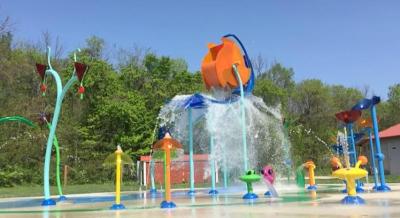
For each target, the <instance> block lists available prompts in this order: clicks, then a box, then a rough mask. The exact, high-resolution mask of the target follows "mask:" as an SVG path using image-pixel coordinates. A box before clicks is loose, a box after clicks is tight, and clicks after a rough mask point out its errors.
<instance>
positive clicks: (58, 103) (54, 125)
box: [42, 47, 78, 206]
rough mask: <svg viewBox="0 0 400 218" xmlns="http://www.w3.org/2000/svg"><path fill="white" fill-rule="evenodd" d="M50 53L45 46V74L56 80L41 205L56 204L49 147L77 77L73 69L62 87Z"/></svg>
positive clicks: (61, 197) (63, 197) (62, 197)
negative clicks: (51, 177)
mask: <svg viewBox="0 0 400 218" xmlns="http://www.w3.org/2000/svg"><path fill="white" fill-rule="evenodd" d="M50 54H51V49H50V47H48V48H47V63H48V65H49V69H47V70H46V75H48V74H50V75H51V76H52V77H53V78H54V80H55V81H56V87H57V98H56V106H55V108H54V115H53V119H52V122H51V127H50V133H49V137H48V139H47V144H46V153H45V160H44V167H43V168H44V175H43V189H44V190H43V191H44V200H43V202H42V205H43V206H49V205H56V202H55V201H54V200H52V199H51V198H50V159H51V148H52V147H51V146H52V142H53V140H54V137H55V133H56V129H57V124H58V118H59V117H60V112H61V105H62V102H63V99H64V97H65V94H66V92H67V91H68V89H69V88H70V87H71V86H72V85H73V83H74V82H76V81H78V78H77V77H76V75H75V71H74V72H73V74H72V77H71V78H70V79H69V81H68V82H67V84H66V85H65V87H64V88H63V86H62V82H61V78H60V76H59V75H58V73H57V71H55V70H54V69H53V67H52V66H51V61H50ZM74 60H75V61H76V54H74ZM60 199H61V200H63V199H65V196H62V195H61V196H60Z"/></svg>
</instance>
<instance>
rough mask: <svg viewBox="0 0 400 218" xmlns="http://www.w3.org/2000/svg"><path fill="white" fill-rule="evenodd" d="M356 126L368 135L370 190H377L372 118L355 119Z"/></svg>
mask: <svg viewBox="0 0 400 218" xmlns="http://www.w3.org/2000/svg"><path fill="white" fill-rule="evenodd" d="M357 126H358V127H359V128H361V130H360V132H361V133H365V134H366V135H367V136H368V142H369V151H370V161H369V162H370V163H371V168H372V170H371V171H372V175H373V179H374V186H373V187H372V190H375V191H376V190H377V188H378V182H379V178H378V174H379V173H378V169H377V168H376V161H375V151H374V150H375V149H374V142H373V136H372V119H370V118H369V119H360V120H358V121H357Z"/></svg>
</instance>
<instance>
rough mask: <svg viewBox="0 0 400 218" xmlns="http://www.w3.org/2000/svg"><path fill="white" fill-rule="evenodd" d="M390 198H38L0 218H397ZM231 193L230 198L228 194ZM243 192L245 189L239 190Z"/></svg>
mask: <svg viewBox="0 0 400 218" xmlns="http://www.w3.org/2000/svg"><path fill="white" fill-rule="evenodd" d="M390 187H391V188H392V191H391V192H387V193H374V192H369V193H368V192H366V193H363V194H360V196H361V197H362V198H364V199H365V200H366V205H362V206H349V205H342V204H341V203H340V200H341V199H342V198H343V197H344V196H345V195H344V194H342V193H340V191H341V190H342V189H343V188H344V186H343V185H319V186H318V191H317V192H316V193H315V192H307V191H299V190H298V189H296V188H295V187H285V186H280V187H279V186H278V187H277V189H278V192H279V194H280V196H279V197H278V198H273V199H271V198H266V197H264V196H263V194H262V193H264V192H265V190H263V187H262V186H257V187H256V188H255V191H256V193H257V194H258V195H259V199H257V200H254V201H250V202H249V201H245V200H243V199H242V195H243V193H241V191H242V188H241V187H239V188H233V189H230V190H229V191H228V192H224V190H221V191H220V194H219V195H218V196H217V197H211V196H209V195H208V194H207V192H208V190H207V189H203V190H199V191H198V192H197V194H196V196H195V197H194V198H190V197H188V196H187V195H186V191H176V192H174V194H173V201H174V202H175V203H176V205H177V208H175V209H172V210H166V209H160V208H159V205H160V202H161V201H162V198H161V194H159V195H158V196H151V195H149V194H146V193H144V192H125V193H123V194H124V195H123V200H122V203H123V204H124V205H125V206H126V209H125V210H120V211H112V210H110V209H109V208H110V207H111V205H112V203H113V196H112V194H111V193H106V194H91V195H88V194H86V195H72V196H69V200H68V201H66V202H58V204H57V205H56V206H53V207H42V206H37V205H40V202H41V200H42V199H41V198H14V199H1V200H0V217H60V218H64V217H145V218H150V217H158V218H159V217H206V218H211V217H238V218H239V217H252V218H255V217H278V216H279V217H366V216H368V217H400V184H390ZM232 190H233V191H235V192H233V193H232V192H231V191H232ZM243 190H244V189H243Z"/></svg>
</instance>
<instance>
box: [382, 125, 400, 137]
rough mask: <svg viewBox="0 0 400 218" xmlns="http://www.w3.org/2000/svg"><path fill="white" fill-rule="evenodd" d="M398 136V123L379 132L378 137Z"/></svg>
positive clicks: (399, 131) (399, 130)
mask: <svg viewBox="0 0 400 218" xmlns="http://www.w3.org/2000/svg"><path fill="white" fill-rule="evenodd" d="M398 136H400V123H398V124H396V125H394V126H391V127H389V128H387V129H385V130H382V131H380V132H379V137H380V138H381V139H382V138H391V137H398Z"/></svg>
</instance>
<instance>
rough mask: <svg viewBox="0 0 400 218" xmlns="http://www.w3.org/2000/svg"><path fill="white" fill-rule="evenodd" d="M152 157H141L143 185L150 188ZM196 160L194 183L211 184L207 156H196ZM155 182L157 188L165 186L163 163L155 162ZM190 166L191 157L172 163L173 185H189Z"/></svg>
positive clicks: (194, 158)
mask: <svg viewBox="0 0 400 218" xmlns="http://www.w3.org/2000/svg"><path fill="white" fill-rule="evenodd" d="M150 160H151V157H150V156H141V157H140V177H141V179H140V180H141V184H142V185H145V186H150V182H151V181H150ZM193 160H194V171H195V172H194V182H195V184H199V183H209V182H210V177H211V175H210V165H209V160H208V155H207V154H195V155H193ZM154 166H155V167H154V180H155V183H156V187H157V188H159V187H160V185H161V184H162V185H163V184H164V174H163V167H164V165H163V162H162V160H155V165H154ZM189 177H190V165H189V155H184V156H183V157H182V158H179V159H176V160H172V162H171V184H182V183H189V180H190V178H189Z"/></svg>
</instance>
